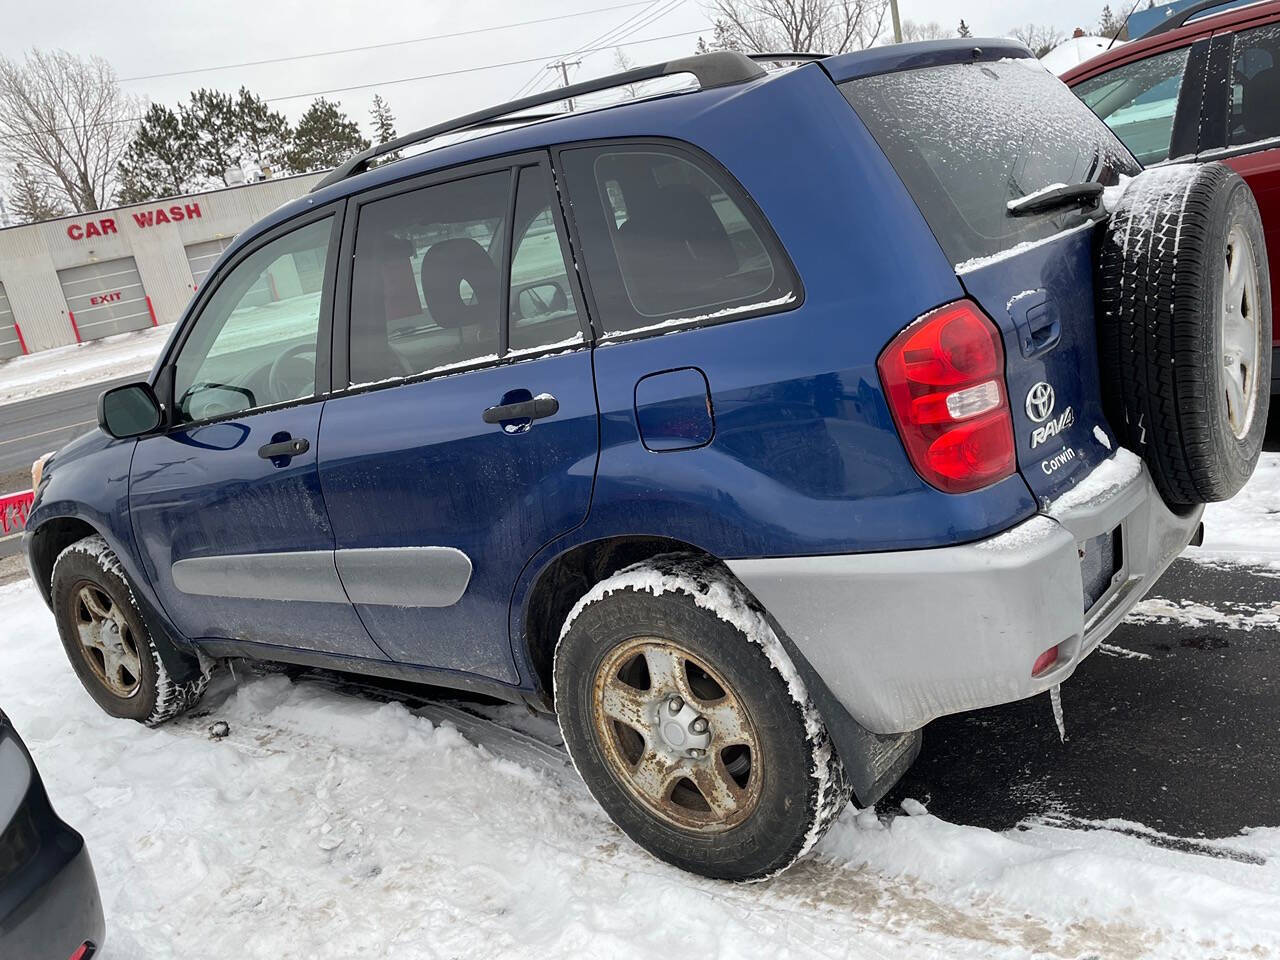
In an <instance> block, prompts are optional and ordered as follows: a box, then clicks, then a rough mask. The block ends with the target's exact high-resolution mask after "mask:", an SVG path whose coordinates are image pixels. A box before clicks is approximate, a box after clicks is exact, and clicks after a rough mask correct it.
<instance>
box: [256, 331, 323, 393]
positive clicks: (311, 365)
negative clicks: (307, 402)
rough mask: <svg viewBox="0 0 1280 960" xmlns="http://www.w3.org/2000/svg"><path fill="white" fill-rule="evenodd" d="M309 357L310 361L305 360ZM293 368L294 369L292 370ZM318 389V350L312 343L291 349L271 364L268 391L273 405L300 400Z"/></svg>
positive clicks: (298, 345)
mask: <svg viewBox="0 0 1280 960" xmlns="http://www.w3.org/2000/svg"><path fill="white" fill-rule="evenodd" d="M304 357H307V358H309V359H307V360H304V359H303V358H304ZM291 368H292V369H291ZM315 388H316V348H315V346H314V345H312V344H310V343H299V344H295V345H294V346H292V347H290V348H289V349H288V350H286V351H285V352H284V353H282V354H280V356H278V357H276V358H275V360H273V361H272V362H271V369H270V370H268V371H267V390H268V392H269V394H270V396H271V402H272V403H283V402H284V401H286V400H300V399H301V398H303V397H305V396H307V395H308V394H310V393H312V392H314V391H315Z"/></svg>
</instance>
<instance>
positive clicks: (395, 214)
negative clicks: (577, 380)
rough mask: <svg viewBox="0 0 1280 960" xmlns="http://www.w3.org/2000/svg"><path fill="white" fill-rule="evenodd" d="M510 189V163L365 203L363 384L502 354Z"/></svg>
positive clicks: (359, 287)
mask: <svg viewBox="0 0 1280 960" xmlns="http://www.w3.org/2000/svg"><path fill="white" fill-rule="evenodd" d="M510 196H511V174H510V172H509V171H507V170H502V171H499V172H497V173H489V174H484V175H481V176H476V177H468V178H466V179H463V180H454V181H452V182H450V183H441V184H437V185H435V186H430V187H424V188H422V189H420V190H413V191H411V192H409V193H403V194H397V195H395V196H391V197H388V198H386V199H385V200H376V201H374V202H372V203H367V204H365V205H363V206H362V207H361V208H360V219H359V222H358V224H357V226H356V247H355V270H354V272H353V274H352V280H351V382H352V383H353V384H363V383H374V382H377V381H379V380H387V379H390V378H393V377H404V376H410V375H412V374H416V373H423V372H426V371H429V370H434V369H436V368H439V367H451V366H458V365H461V364H466V363H474V362H476V361H479V360H483V359H486V358H492V359H494V360H496V359H497V357H498V352H499V327H498V324H499V319H500V305H501V297H500V290H501V283H502V278H503V274H504V270H503V269H502V267H503V261H504V258H505V243H506V237H507V208H508V205H509V200H510Z"/></svg>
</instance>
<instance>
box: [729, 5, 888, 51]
mask: <svg viewBox="0 0 1280 960" xmlns="http://www.w3.org/2000/svg"><path fill="white" fill-rule="evenodd" d="M888 7H889V2H888V0H711V2H710V3H709V5H708V6H707V8H706V10H707V13H708V15H709V16H710V17H711V18H712V19H713V20H715V21H716V23H717V26H718V25H719V23H720V22H721V21H723V22H724V23H725V24H726V37H725V39H726V40H728V41H729V42H731V43H734V44H736V45H737V46H739V47H741V48H742V49H744V50H747V51H754V52H756V53H770V52H774V51H777V52H783V51H787V52H795V53H845V52H847V51H849V50H859V49H862V48H863V47H869V46H871V45H872V44H873V43H875V42H876V40H877V39H878V38H879V36H880V31H881V29H882V27H883V25H884V15H885V11H886V10H887V9H888Z"/></svg>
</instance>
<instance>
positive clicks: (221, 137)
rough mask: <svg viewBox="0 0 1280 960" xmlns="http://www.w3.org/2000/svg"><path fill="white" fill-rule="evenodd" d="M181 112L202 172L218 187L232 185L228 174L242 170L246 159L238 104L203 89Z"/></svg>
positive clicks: (198, 167) (198, 91)
mask: <svg viewBox="0 0 1280 960" xmlns="http://www.w3.org/2000/svg"><path fill="white" fill-rule="evenodd" d="M179 110H180V111H181V115H182V122H183V124H184V125H185V126H186V127H187V128H188V129H189V130H190V131H191V135H192V137H193V138H194V141H195V157H196V167H197V169H198V170H199V172H200V173H202V174H203V175H204V176H206V177H208V178H209V179H210V180H212V181H214V182H216V183H221V184H223V185H224V186H225V185H227V184H229V183H230V180H229V179H228V177H227V171H228V170H229V169H232V168H236V167H239V166H240V161H241V160H242V159H243V157H244V152H243V149H242V147H241V146H240V132H241V131H240V125H239V123H238V122H237V118H236V105H235V101H234V100H232V99H231V97H230V96H229V95H228V94H225V93H222V92H221V91H219V90H205V89H200V90H197V91H195V92H194V93H192V94H191V103H190V104H188V105H186V106H183V107H180V108H179Z"/></svg>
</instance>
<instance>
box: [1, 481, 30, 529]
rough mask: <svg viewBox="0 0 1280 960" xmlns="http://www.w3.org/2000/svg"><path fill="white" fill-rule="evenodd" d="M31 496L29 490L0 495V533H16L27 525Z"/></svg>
mask: <svg viewBox="0 0 1280 960" xmlns="http://www.w3.org/2000/svg"><path fill="white" fill-rule="evenodd" d="M32 497H33V494H32V492H31V491H30V490H26V491H24V492H23V493H13V494H10V495H9V496H7V497H0V534H10V533H17V532H18V531H19V530H21V529H22V528H23V527H25V526H26V525H27V515H28V514H29V513H30V512H31V500H32Z"/></svg>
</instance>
